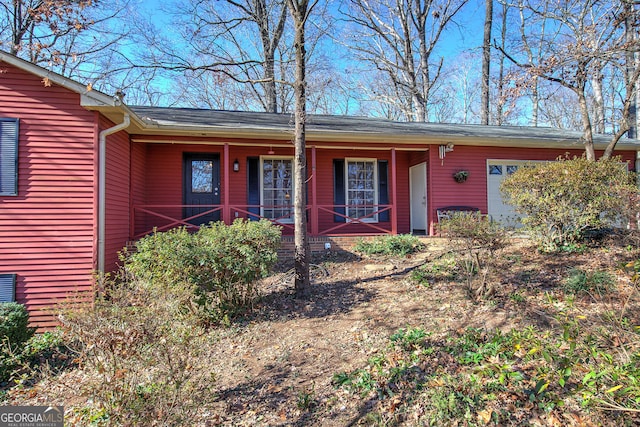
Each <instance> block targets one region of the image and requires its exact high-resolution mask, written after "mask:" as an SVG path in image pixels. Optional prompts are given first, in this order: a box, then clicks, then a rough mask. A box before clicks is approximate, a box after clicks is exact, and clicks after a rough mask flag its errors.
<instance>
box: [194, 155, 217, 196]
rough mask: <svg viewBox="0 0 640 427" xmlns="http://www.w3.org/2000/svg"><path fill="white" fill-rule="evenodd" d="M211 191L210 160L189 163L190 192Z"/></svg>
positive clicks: (211, 168) (211, 169) (211, 172)
mask: <svg viewBox="0 0 640 427" xmlns="http://www.w3.org/2000/svg"><path fill="white" fill-rule="evenodd" d="M212 190H213V162H212V161H211V160H192V161H191V192H192V193H211V192H212Z"/></svg>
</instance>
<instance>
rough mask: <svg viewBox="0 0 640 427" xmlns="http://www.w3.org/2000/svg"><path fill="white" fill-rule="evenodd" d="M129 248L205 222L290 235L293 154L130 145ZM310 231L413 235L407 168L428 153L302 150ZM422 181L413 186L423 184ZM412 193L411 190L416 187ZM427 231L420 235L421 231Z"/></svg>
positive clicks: (239, 146)
mask: <svg viewBox="0 0 640 427" xmlns="http://www.w3.org/2000/svg"><path fill="white" fill-rule="evenodd" d="M132 140H133V144H132V175H131V181H132V182H131V188H132V191H131V198H132V201H131V202H132V203H131V204H130V207H131V208H130V221H129V224H130V231H129V235H130V240H137V239H139V238H140V237H143V236H144V235H147V234H149V233H151V232H153V231H154V230H158V231H165V230H168V229H171V228H174V227H182V226H184V227H187V228H188V229H192V230H197V229H198V228H199V226H200V225H202V224H206V223H208V222H210V221H223V222H224V223H226V224H230V223H231V222H233V221H234V220H235V219H236V218H244V219H250V220H258V219H263V218H264V219H267V220H269V221H272V222H273V223H275V224H278V225H280V226H281V227H282V230H283V235H291V234H293V230H294V224H293V188H292V184H291V182H290V181H291V180H292V177H293V176H292V173H293V171H292V163H293V154H294V153H293V147H292V145H291V144H290V143H287V142H284V143H283V142H282V141H279V142H276V141H267V142H262V141H257V142H253V143H249V144H248V143H247V142H245V141H242V142H241V141H234V142H227V141H225V142H219V141H215V140H206V141H204V140H203V141H197V144H194V143H193V141H184V142H181V143H176V141H175V140H171V141H166V140H157V139H154V140H149V139H148V138H133V139H132ZM307 147H308V148H307V153H306V155H307V156H306V157H307V179H306V185H307V188H306V190H307V201H308V202H307V206H306V214H307V231H308V233H309V235H310V236H354V235H355V236H358V235H376V234H399V233H409V232H412V223H413V222H414V220H415V218H411V216H412V215H413V216H414V217H415V216H416V213H415V207H412V204H416V203H418V204H420V205H422V206H423V208H424V210H423V213H422V214H420V213H418V215H419V216H420V215H423V216H424V218H423V222H424V223H425V224H426V223H427V209H426V194H425V195H424V197H422V199H421V200H418V201H415V200H412V199H413V198H415V197H418V196H412V194H411V191H410V187H411V186H412V185H410V176H409V175H410V174H409V169H410V167H411V166H414V165H416V164H420V163H423V164H425V165H426V155H427V150H428V147H425V146H416V147H406V146H402V147H396V146H392V145H391V146H387V147H381V146H380V145H379V144H371V145H364V144H359V145H358V146H350V147H346V146H345V145H344V144H337V143H336V144H322V145H319V144H314V143H308V144H307ZM424 171H425V172H424V176H422V177H418V178H415V177H413V176H412V177H411V180H416V179H417V180H418V181H424V182H423V185H422V186H419V187H421V188H424V191H425V192H426V180H427V176H426V167H425V168H424ZM413 186H415V185H413ZM425 229H426V226H425Z"/></svg>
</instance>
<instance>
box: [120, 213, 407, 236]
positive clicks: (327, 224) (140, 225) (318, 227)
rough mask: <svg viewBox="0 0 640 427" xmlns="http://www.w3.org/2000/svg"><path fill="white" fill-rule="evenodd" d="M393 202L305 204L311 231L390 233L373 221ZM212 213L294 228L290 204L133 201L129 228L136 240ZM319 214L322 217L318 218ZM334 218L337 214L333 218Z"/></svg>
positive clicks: (192, 226) (194, 223)
mask: <svg viewBox="0 0 640 427" xmlns="http://www.w3.org/2000/svg"><path fill="white" fill-rule="evenodd" d="M193 209H197V210H198V213H196V214H193V215H190V216H185V212H188V211H190V210H193ZM349 209H358V211H360V212H362V211H364V212H368V213H367V214H364V215H362V216H359V217H353V216H349V215H347V214H346V212H348V211H349ZM265 210H266V211H285V212H286V211H288V213H286V214H285V215H282V216H279V217H275V218H271V217H266V216H264V215H263V212H265ZM391 211H392V205H316V206H311V205H308V206H307V207H306V212H307V227H308V232H309V233H310V234H311V235H333V236H335V235H350V234H393V233H394V232H395V227H394V225H393V224H392V222H391V221H384V222H382V221H376V219H379V217H380V215H381V214H383V213H385V212H388V215H389V217H390V218H392V217H393V215H391ZM207 215H215V216H216V217H218V218H219V219H220V220H223V221H224V222H225V223H231V222H232V221H233V220H234V219H236V218H250V219H255V220H258V219H263V218H264V219H268V220H269V221H272V222H273V223H275V224H278V225H280V226H281V227H283V229H285V230H289V231H290V232H293V230H294V224H293V207H292V206H289V205H287V206H272V205H230V206H228V207H227V208H225V206H224V205H134V206H133V208H132V209H131V220H130V232H129V235H130V237H131V239H132V240H137V239H139V238H141V237H143V236H145V235H147V234H149V233H152V232H153V231H154V230H157V231H166V230H169V229H171V228H175V227H182V226H184V227H187V228H188V229H190V230H197V229H199V226H198V225H197V223H198V220H199V219H203V217H205V216H207ZM321 217H322V220H321ZM334 218H340V220H339V221H335V220H334Z"/></svg>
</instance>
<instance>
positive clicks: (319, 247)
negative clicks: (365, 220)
mask: <svg viewBox="0 0 640 427" xmlns="http://www.w3.org/2000/svg"><path fill="white" fill-rule="evenodd" d="M375 237H377V236H313V237H311V236H310V237H308V240H309V247H310V248H311V253H323V252H329V251H332V252H338V251H351V250H352V249H353V246H355V244H356V243H357V242H358V241H359V240H367V239H373V238H375ZM327 244H329V245H330V247H329V248H327V247H326V245H327ZM294 248H295V243H294V240H293V236H282V244H281V246H280V249H279V250H278V256H279V257H280V258H293V253H294Z"/></svg>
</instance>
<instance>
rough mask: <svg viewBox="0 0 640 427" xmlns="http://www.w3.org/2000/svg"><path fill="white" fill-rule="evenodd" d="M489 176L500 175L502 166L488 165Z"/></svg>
mask: <svg viewBox="0 0 640 427" xmlns="http://www.w3.org/2000/svg"><path fill="white" fill-rule="evenodd" d="M489 174H490V175H502V165H489Z"/></svg>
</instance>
